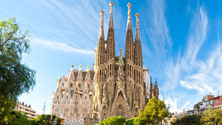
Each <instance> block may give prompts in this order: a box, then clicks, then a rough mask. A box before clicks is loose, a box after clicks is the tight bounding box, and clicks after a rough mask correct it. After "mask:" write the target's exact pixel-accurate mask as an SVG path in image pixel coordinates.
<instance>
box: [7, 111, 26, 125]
mask: <svg viewBox="0 0 222 125" xmlns="http://www.w3.org/2000/svg"><path fill="white" fill-rule="evenodd" d="M8 123H9V124H10V125H11V124H12V125H28V124H29V120H28V119H27V116H26V114H24V115H23V114H22V113H21V112H18V111H13V112H11V115H10V118H9V120H8Z"/></svg>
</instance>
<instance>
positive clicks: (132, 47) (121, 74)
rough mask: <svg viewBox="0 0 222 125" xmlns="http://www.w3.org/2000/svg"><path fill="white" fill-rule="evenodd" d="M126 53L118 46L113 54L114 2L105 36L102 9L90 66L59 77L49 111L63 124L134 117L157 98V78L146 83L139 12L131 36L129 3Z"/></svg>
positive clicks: (92, 122) (147, 72)
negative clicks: (92, 63) (116, 117)
mask: <svg viewBox="0 0 222 125" xmlns="http://www.w3.org/2000/svg"><path fill="white" fill-rule="evenodd" d="M127 6H128V21H127V31H126V43H125V57H123V55H122V50H121V49H120V53H119V56H116V55H115V37H114V22H113V2H110V19H109V28H108V36H107V39H105V38H104V28H103V27H104V26H103V23H104V20H103V15H104V11H101V12H100V13H101V24H100V30H99V38H98V45H97V49H96V51H95V52H96V55H95V65H94V68H93V70H90V69H89V66H88V69H87V70H86V71H83V70H81V66H80V68H79V70H74V69H73V66H72V67H71V71H70V73H69V76H68V77H63V78H60V79H58V81H57V87H56V92H55V93H54V94H53V97H52V107H51V113H52V114H55V115H56V116H58V117H62V118H64V119H65V124H76V125H77V124H85V125H91V124H95V123H98V122H99V121H102V120H103V119H105V118H107V117H111V116H119V115H121V116H122V117H125V118H126V119H129V118H131V117H137V116H138V113H139V110H140V109H144V107H145V105H146V104H147V102H148V97H149V98H151V97H153V96H154V97H156V98H158V95H159V89H158V85H157V82H155V86H154V88H153V85H152V81H151V84H150V85H149V70H148V69H147V68H144V67H143V58H142V46H141V38H140V29H139V14H138V13H137V14H136V37H135V42H134V40H133V30H132V21H131V4H130V3H129V4H128V5H127Z"/></svg>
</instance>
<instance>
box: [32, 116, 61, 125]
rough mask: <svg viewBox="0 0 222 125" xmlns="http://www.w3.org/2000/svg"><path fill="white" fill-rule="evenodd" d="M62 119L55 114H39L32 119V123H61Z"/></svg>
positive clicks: (40, 124)
mask: <svg viewBox="0 0 222 125" xmlns="http://www.w3.org/2000/svg"><path fill="white" fill-rule="evenodd" d="M60 123H61V119H60V118H58V117H56V116H55V115H44V114H43V115H39V116H38V117H37V118H36V119H33V120H32V123H31V124H32V125H54V124H56V125H60Z"/></svg>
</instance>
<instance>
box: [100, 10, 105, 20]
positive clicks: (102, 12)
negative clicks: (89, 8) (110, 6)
mask: <svg viewBox="0 0 222 125" xmlns="http://www.w3.org/2000/svg"><path fill="white" fill-rule="evenodd" d="M100 14H101V21H100V22H103V14H104V11H103V10H101V11H100Z"/></svg>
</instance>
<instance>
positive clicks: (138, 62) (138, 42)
mask: <svg viewBox="0 0 222 125" xmlns="http://www.w3.org/2000/svg"><path fill="white" fill-rule="evenodd" d="M139 16H140V15H139V13H136V38H135V62H134V63H135V64H136V65H138V66H139V67H141V68H143V58H142V46H141V38H140V28H139Z"/></svg>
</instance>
